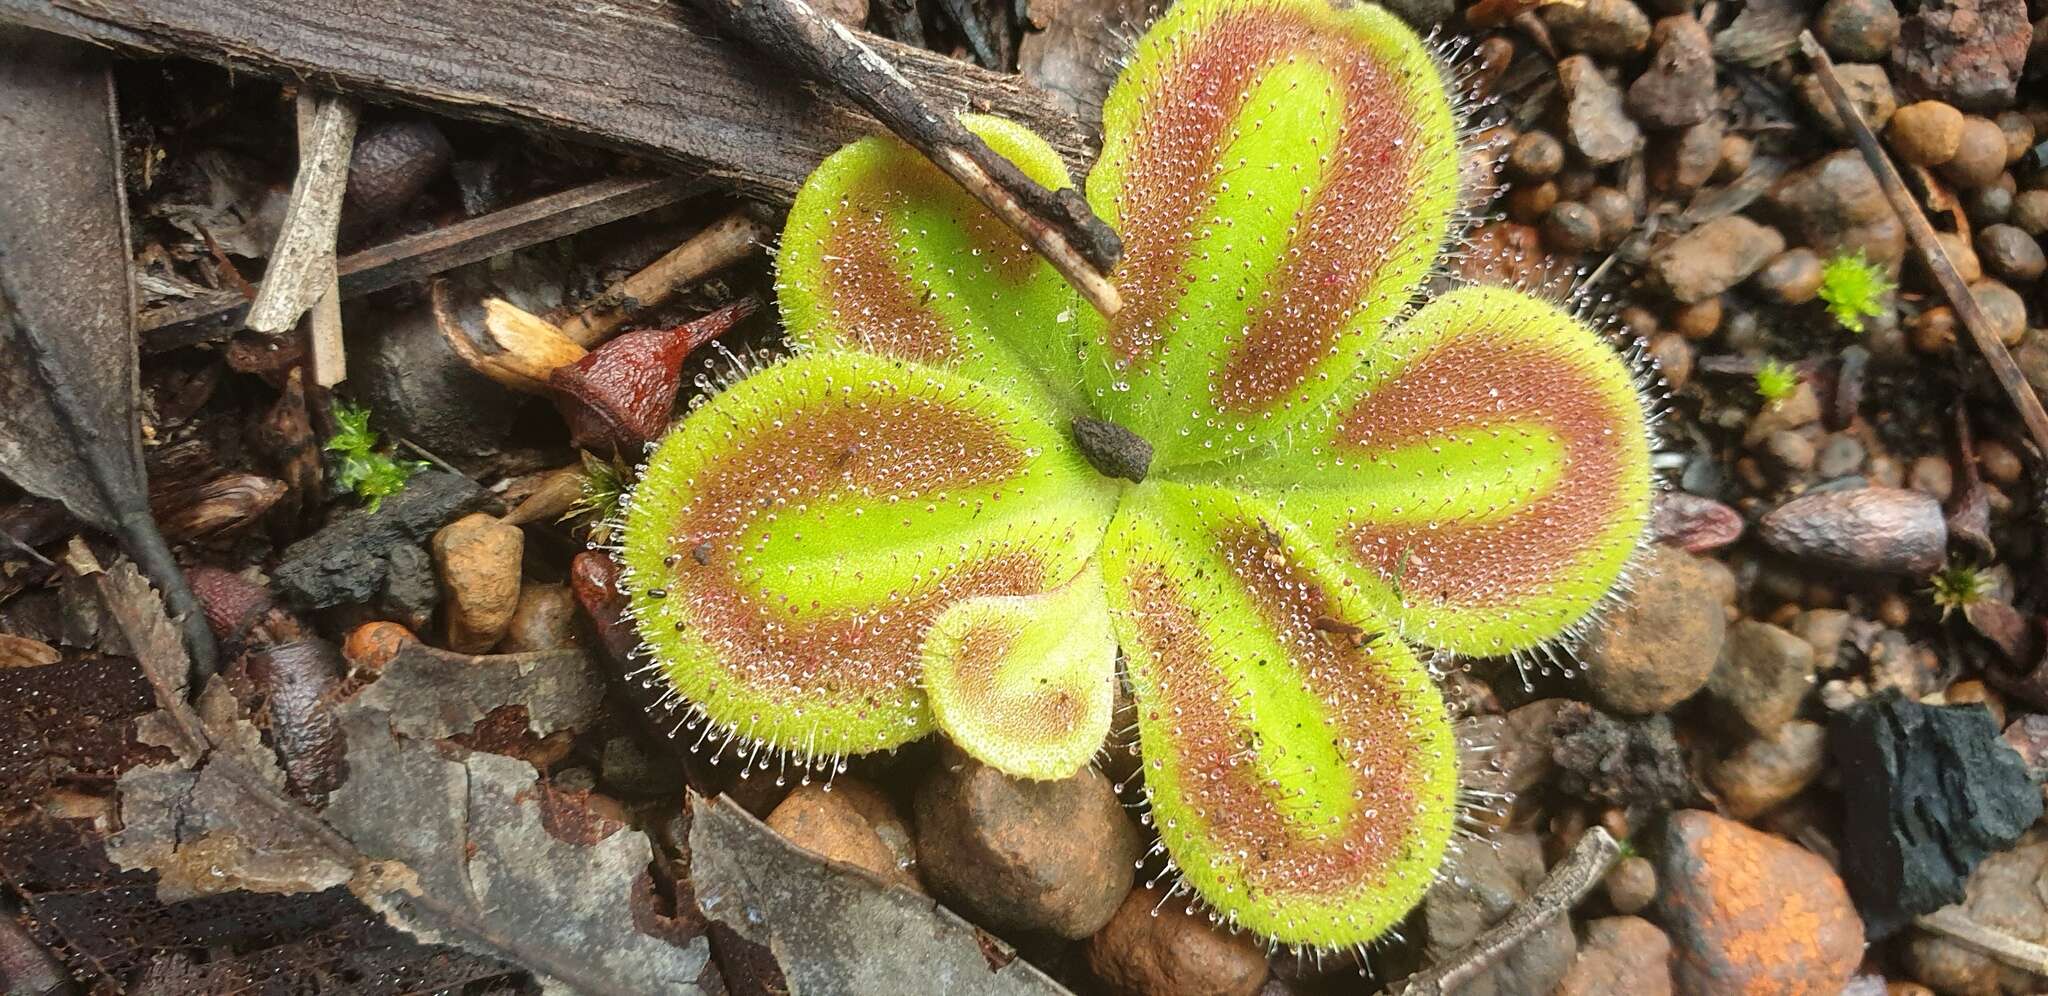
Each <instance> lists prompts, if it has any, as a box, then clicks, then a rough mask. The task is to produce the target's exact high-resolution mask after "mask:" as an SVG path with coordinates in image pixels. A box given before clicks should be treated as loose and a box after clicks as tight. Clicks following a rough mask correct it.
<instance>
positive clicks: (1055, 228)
mask: <svg viewBox="0 0 2048 996" xmlns="http://www.w3.org/2000/svg"><path fill="white" fill-rule="evenodd" d="M700 2H701V4H702V6H703V7H704V8H705V9H706V10H708V11H710V12H711V14H712V15H713V16H714V17H716V18H717V19H718V21H719V23H720V24H721V25H723V26H725V27H726V28H728V29H730V30H731V31H733V32H734V33H735V34H737V35H739V36H740V37H741V38H743V39H745V40H746V41H747V42H749V43H751V44H752V45H754V46H755V47H756V48H759V49H761V50H763V51H765V52H768V53H770V54H772V55H774V56H775V57H776V58H778V59H781V60H782V61H784V62H785V63H787V64H788V65H789V66H790V67H791V68H794V69H796V70H797V71H799V72H802V73H803V74H805V75H807V76H810V77H812V78H813V79H818V80H822V81H825V82H827V83H830V84H831V85H832V86H834V87H835V88H837V89H838V90H839V92H841V93H843V94H845V95H846V96H847V97H848V98H849V99H851V100H852V101H853V102H854V103H856V104H858V105H860V107H861V109H862V110H865V111H867V112H868V113H869V114H872V115H874V116H875V117H876V119H878V120H880V121H881V122H882V124H884V125H885V126H887V127H888V129H889V130H890V131H892V132H895V133H896V136H897V137H898V138H901V139H902V140H904V141H905V142H907V143H909V144H910V146H911V147H912V148H915V149H916V150H917V151H919V152H921V153H923V154H924V155H925V157H926V158H928V159H930V160H931V161H932V163H933V164H934V165H936V166H938V167H939V169H940V170H941V171H943V172H944V173H945V174H946V175H947V176H950V177H952V178H953V180H954V181H955V182H957V183H959V184H960V186H961V187H962V188H964V189H965V190H966V191H967V192H968V193H969V194H971V195H973V196H974V198H975V199H976V200H978V201H980V202H981V203H983V204H984V205H987V207H988V209H989V210H990V211H992V212H994V213H995V215H996V217H998V218H1000V219H1002V221H1003V223H1004V224H1006V225H1008V226H1010V227H1011V228H1012V229H1014V230H1015V231H1016V232H1017V234H1019V235H1021V236H1023V237H1024V240H1025V241H1026V242H1028V243H1030V244H1031V248H1032V249H1034V250H1036V251H1037V252H1038V254H1039V255H1041V256H1044V257H1045V259H1046V261H1047V262H1049V263H1051V264H1052V266H1053V269H1055V270H1058V271H1059V273H1060V275H1061V276H1063V277H1065V278H1066V280H1067V282H1068V283H1069V284H1072V285H1073V286H1074V289H1075V290H1077V291H1079V292H1080V293H1081V296H1082V297H1084V298H1086V299H1087V300H1088V303H1089V304H1090V305H1093V306H1094V308H1095V310H1097V311H1100V312H1102V313H1103V314H1104V315H1114V314H1116V313H1117V311H1118V309H1120V308H1121V307H1122V306H1123V302H1122V299H1121V298H1120V297H1119V296H1118V295H1117V290H1116V286H1115V285H1114V284H1112V283H1110V281H1109V278H1108V277H1107V276H1105V274H1106V273H1108V272H1109V271H1110V270H1111V269H1112V268H1114V267H1115V266H1116V261H1117V257H1118V256H1120V255H1121V254H1122V252H1123V247H1122V243H1121V242H1120V241H1119V240H1118V238H1117V235H1116V232H1115V231H1113V230H1111V229H1110V227H1109V225H1108V224H1107V223H1105V222H1104V221H1103V220H1102V219H1100V218H1097V217H1096V216H1095V213H1094V212H1093V211H1091V210H1089V208H1088V202H1087V200H1086V199H1084V198H1083V197H1082V196H1081V194H1080V192H1079V191H1077V190H1075V189H1073V188H1071V187H1069V188H1066V189H1064V190H1048V189H1046V188H1045V187H1043V186H1040V185H1039V184H1038V182H1037V181H1035V180H1032V179H1031V178H1030V177H1028V176H1025V175H1024V171H1023V170H1020V169H1018V168H1017V166H1016V164H1015V163H1012V162H1010V161H1009V160H1008V159H1004V158H1003V157H1002V156H999V155H997V154H996V152H995V150H994V149H991V148H989V147H988V143H987V142H984V141H982V140H981V137H980V136H978V135H976V134H974V133H973V132H971V131H968V130H967V127H966V126H965V125H963V124H961V123H960V120H959V119H958V118H957V117H955V116H954V115H951V114H946V113H942V112H940V111H939V110H937V109H936V108H934V107H933V106H932V105H931V104H930V103H929V102H928V101H926V99H925V98H924V96H923V95H922V94H920V93H919V92H918V90H917V87H916V86H914V85H912V84H911V82H910V81H909V80H907V79H905V78H904V77H903V75H902V74H901V73H899V72H897V71H896V68H895V67H894V66H892V65H890V64H889V62H888V61H887V60H885V59H883V58H882V57H881V56H880V55H879V54H877V53H876V52H875V50H874V49H873V48H870V47H869V46H868V45H867V44H866V43H864V42H862V41H861V40H860V39H859V38H856V37H854V35H853V33H852V32H851V31H848V30H847V29H846V28H845V27H844V26H842V25H840V24H839V23H837V22H835V21H833V20H831V19H829V18H827V17H825V16H824V15H822V14H819V13H818V12H817V11H816V10H815V9H813V8H812V7H811V5H810V4H808V3H805V2H804V0H700Z"/></svg>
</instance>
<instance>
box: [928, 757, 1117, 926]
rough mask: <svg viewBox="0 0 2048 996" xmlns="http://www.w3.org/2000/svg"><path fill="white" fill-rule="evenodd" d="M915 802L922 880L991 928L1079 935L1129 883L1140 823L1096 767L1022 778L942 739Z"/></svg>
mask: <svg viewBox="0 0 2048 996" xmlns="http://www.w3.org/2000/svg"><path fill="white" fill-rule="evenodd" d="M914 811H915V823H916V828H917V856H918V862H919V865H920V866H921V867H922V869H923V872H924V878H925V882H926V884H928V885H930V886H931V889H932V893H933V894H934V895H936V896H938V897H939V898H940V899H942V900H943V901H945V902H946V904H947V905H949V906H952V907H953V908H955V909H957V910H960V911H961V912H962V913H965V914H966V915H968V916H970V917H973V918H974V919H975V920H976V921H977V922H980V923H982V924H985V925H987V926H989V927H990V928H992V929H997V930H1041V931H1047V932H1050V933H1053V934H1057V935H1059V936H1061V937H1067V938H1073V939H1079V938H1083V937H1086V936H1088V935H1089V934H1092V933H1095V932H1096V931H1097V930H1099V929H1101V927H1102V925H1103V924H1105V923H1108V922H1109V918H1110V917H1111V916H1112V915H1113V914H1115V913H1116V910H1117V907H1118V905H1119V904H1121V903H1122V902H1123V899H1124V896H1125V894H1126V893H1128V892H1129V891H1130V889H1131V876H1132V873H1133V870H1134V867H1135V866H1134V864H1133V862H1134V861H1136V859H1137V857H1138V852H1139V850H1140V845H1139V841H1138V831H1137V828H1136V827H1134V826H1132V825H1131V821H1130V818H1129V816H1128V815H1126V814H1125V812H1124V807H1123V804H1122V803H1120V802H1118V801H1117V797H1116V792H1115V791H1113V790H1112V789H1111V787H1110V784H1109V779H1108V778H1106V777H1104V776H1103V775H1102V773H1101V772H1099V771H1096V770H1094V769H1093V768H1090V769H1088V770H1085V771H1082V772H1081V773H1080V774H1077V775H1074V776H1073V777H1071V778H1064V779H1060V780H1058V781H1024V780H1021V779H1016V778H1011V777H1010V776H1008V775H1005V774H1003V773H1002V772H1000V771H997V770H996V769H994V768H991V767H989V766H987V765H985V764H982V763H981V762H980V761H976V760H974V759H973V758H970V757H968V756H967V755H966V754H964V753H961V752H960V751H959V750H957V749H955V748H953V747H951V746H950V745H942V746H941V749H940V754H939V757H938V760H937V762H936V763H934V764H933V765H932V767H931V769H930V771H929V772H928V773H927V774H926V776H925V778H924V780H923V781H922V782H921V783H919V785H918V787H917V792H916V797H915V803H914Z"/></svg>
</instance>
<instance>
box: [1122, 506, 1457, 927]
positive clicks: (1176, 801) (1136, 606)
mask: <svg viewBox="0 0 2048 996" xmlns="http://www.w3.org/2000/svg"><path fill="white" fill-rule="evenodd" d="M1140 492H1141V493H1140V494H1139V495H1135V496H1133V497H1131V498H1129V499H1127V500H1126V501H1125V502H1124V504H1123V506H1122V508H1121V509H1120V510H1119V512H1118V514H1117V518H1116V520H1115V522H1114V523H1113V524H1112V525H1111V527H1110V533H1109V539H1108V540H1107V541H1105V543H1104V546H1103V551H1102V554H1101V556H1102V560H1103V563H1104V569H1105V574H1106V577H1107V585H1108V588H1109V592H1110V603H1111V605H1112V607H1113V610H1114V619H1115V621H1116V630H1117V636H1118V639H1119V640H1120V641H1121V642H1122V645H1123V649H1124V654H1125V656H1126V659H1127V666H1128V669H1129V674H1130V681H1131V689H1132V692H1133V694H1134V695H1135V696H1136V698H1137V701H1138V740H1139V747H1140V750H1141V752H1142V754H1143V756H1144V772H1145V790H1146V793H1147V794H1148V795H1149V797H1150V799H1151V804H1152V818H1153V822H1154V824H1155V825H1156V826H1157V827H1158V828H1159V835H1160V839H1161V840H1162V841H1163V842H1164V843H1165V844H1166V849H1167V852H1168V853H1169V854H1171V855H1172V856H1173V860H1174V862H1175V863H1176V864H1177V865H1178V866H1179V868H1180V873H1181V875H1182V876H1184V877H1185V879H1186V880H1187V882H1188V883H1189V884H1190V885H1191V886H1193V888H1194V890H1195V891H1196V892H1197V893H1198V894H1200V895H1201V897H1202V898H1203V899H1204V900H1206V901H1207V902H1208V903H1209V904H1210V905H1211V906H1214V907H1215V908H1216V909H1217V911H1218V912H1220V913H1221V914H1222V915H1223V916H1224V917H1225V918H1227V919H1228V920H1229V921H1230V922H1232V923H1233V924H1236V925H1238V926H1243V927H1247V928H1249V929H1251V930H1252V931H1254V932H1255V933H1258V934H1260V935H1262V936H1265V937H1271V938H1276V939H1278V940H1282V941H1285V942H1288V943H1291V944H1299V945H1312V946H1326V947H1334V946H1340V945H1350V944H1357V943H1360V942H1362V941H1365V940H1368V939H1370V938H1373V937H1376V936H1378V935H1379V934H1380V933H1381V932H1383V931H1384V930H1386V929H1387V928H1388V927H1389V926H1391V925H1393V924H1394V923H1396V922H1397V921H1399V920H1400V919H1401V917H1402V916H1404V915H1405V914H1406V913H1407V912H1408V910H1409V909H1410V908H1411V907H1413V906H1414V905H1415V903H1416V902H1417V901H1418V900H1420V899H1421V897H1422V894H1423V893H1424V892H1425V891H1426V890H1427V889H1428V888H1429V885H1430V883H1431V882H1433V881H1434V880H1435V875H1436V869H1437V866H1438V864H1439V863H1440V862H1441V861H1442V859H1443V855H1444V849H1445V847H1446V845H1447V844H1448V842H1449V839H1450V833H1451V828H1452V825H1453V823H1454V820H1455V817H1456V812H1457V753H1456V744H1455V742H1454V739H1453V737H1452V733H1451V725H1450V720H1449V719H1448V717H1447V716H1446V713H1445V709H1444V703H1443V700H1442V698H1441V697H1440V696H1439V695H1438V693H1437V690H1436V686H1435V684H1434V683H1433V681H1432V680H1431V678H1430V675H1429V673H1428V671H1427V670H1426V669H1424V668H1423V667H1422V665H1421V664H1419V663H1418V662H1417V661H1416V659H1415V657H1414V655H1413V654H1412V653H1410V651H1409V650H1408V648H1407V646H1406V645H1404V644H1403V643H1402V642H1401V640H1400V639H1399V638H1398V637H1396V636H1394V635H1392V634H1390V633H1388V632H1386V631H1387V629H1388V628H1389V627H1388V625H1387V624H1386V623H1385V622H1383V621H1382V620H1381V619H1380V617H1379V616H1378V615H1377V614H1376V613H1375V612H1374V611H1373V608H1372V606H1371V605H1370V604H1369V603H1368V602H1367V601H1366V600H1365V599H1362V598H1359V597H1358V596H1357V595H1356V593H1355V592H1354V591H1352V589H1351V587H1350V586H1349V585H1348V584H1347V583H1346V582H1345V579H1344V575H1343V573H1342V571H1341V570H1339V569H1338V568H1337V567H1336V566H1335V565H1334V564H1332V563H1330V561H1329V560H1328V559H1327V558H1326V557H1324V556H1322V555H1321V554H1320V553H1318V552H1317V551H1316V550H1315V549H1314V548H1313V546H1312V545H1311V544H1310V543H1309V542H1308V540H1307V537H1306V536H1304V535H1303V534H1302V533H1301V532H1300V530H1298V529H1296V528H1295V527H1294V526H1292V525H1290V524H1288V523H1287V522H1285V521H1284V520H1283V519H1282V518H1280V516H1279V514H1278V513H1277V512H1276V511H1275V510H1274V509H1272V508H1271V507H1270V506H1266V505H1264V504H1263V503H1260V502H1257V501H1255V500H1253V499H1250V498H1246V497H1243V496H1241V495H1237V494H1233V493H1231V492H1227V491H1222V490H1218V489H1213V488H1203V487H1190V486H1186V485H1177V484H1168V483H1163V482H1161V483H1154V484H1148V485H1145V486H1144V487H1143V488H1141V489H1140Z"/></svg>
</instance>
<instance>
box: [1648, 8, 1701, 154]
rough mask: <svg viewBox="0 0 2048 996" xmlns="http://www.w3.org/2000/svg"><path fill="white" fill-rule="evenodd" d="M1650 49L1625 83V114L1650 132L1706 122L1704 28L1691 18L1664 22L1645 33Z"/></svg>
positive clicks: (1685, 16)
mask: <svg viewBox="0 0 2048 996" xmlns="http://www.w3.org/2000/svg"><path fill="white" fill-rule="evenodd" d="M1650 44H1651V46H1652V47H1653V48H1654V49H1655V50H1656V52H1655V54H1654V55H1652V56H1651V57H1650V64H1649V66H1648V67H1646V68H1645V69H1644V70H1643V72H1642V75H1640V76H1637V77H1636V80H1635V82H1634V83H1631V84H1629V87H1628V104H1627V106H1628V112H1629V113H1630V114H1632V115H1634V116H1635V119H1636V120H1637V121H1640V122H1642V123H1643V124H1645V125H1647V126H1649V127H1651V128H1666V129H1669V128H1684V127H1686V126H1688V125H1695V124H1698V123H1700V122H1701V121H1704V120H1706V117H1707V115H1708V114H1711V113H1713V110H1714V99H1715V93H1714V43H1713V40H1712V39H1710V38H1708V37H1707V29H1706V28H1703V27H1701V26H1700V22H1699V21H1698V20H1697V19H1696V18H1694V17H1693V16H1692V15H1691V14H1679V15H1676V16H1674V17H1667V18H1664V19H1662V20H1660V21H1658V22H1657V25H1656V27H1655V28H1653V29H1652V30H1651V34H1650ZM1717 144H1718V143H1717ZM1715 151H1716V152H1717V153H1718V151H1719V149H1718V148H1717V149H1716V150H1715Z"/></svg>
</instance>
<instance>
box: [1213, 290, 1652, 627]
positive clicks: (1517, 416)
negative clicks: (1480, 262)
mask: <svg viewBox="0 0 2048 996" xmlns="http://www.w3.org/2000/svg"><path fill="white" fill-rule="evenodd" d="M1305 437H1306V440H1307V441H1306V442H1304V443H1303V444H1302V445H1301V446H1299V447H1298V448H1297V449H1295V450H1292V451H1289V452H1287V453H1285V454H1282V455H1279V456H1272V457H1267V458H1264V459H1260V460H1254V461H1251V462H1249V463H1247V464H1245V465H1242V466H1240V467H1236V468H1232V469H1231V470H1230V472H1229V474H1230V476H1231V477H1232V479H1234V480H1237V481H1239V482H1241V483H1242V484H1243V486H1245V487H1246V488H1248V489H1250V490H1252V491H1254V492H1256V493H1259V494H1262V495H1265V496H1266V497H1267V498H1268V499H1269V500H1271V501H1273V502H1275V503H1276V504H1277V505H1279V506H1280V507H1281V508H1283V509H1284V511H1285V514H1286V515H1287V516H1288V517H1289V518H1290V519H1292V520H1293V521H1295V522H1297V523H1299V524H1300V525H1301V526H1302V528H1303V529H1304V531H1305V532H1306V533H1307V535H1308V536H1309V537H1310V538H1311V539H1312V540H1313V541H1314V542H1315V543H1316V544H1317V545H1318V546H1319V547H1320V548H1321V549H1322V550H1324V551H1325V552H1326V553H1328V554H1329V555H1330V556H1331V557H1333V558H1334V559H1336V560H1337V561H1338V562H1339V563H1340V564H1342V565H1344V566H1345V567H1346V568H1347V569H1348V571H1349V574H1350V576H1351V579H1352V580H1353V581H1354V582H1355V583H1356V584H1357V587H1358V589H1359V592H1360V594H1361V595H1362V596H1363V597H1364V598H1365V599H1366V600H1368V601H1369V602H1370V603H1371V604H1372V605H1373V606H1374V607H1375V608H1376V609H1377V610H1378V611H1379V612H1380V613H1382V614H1383V615H1385V616H1386V617H1387V618H1389V619H1391V620H1392V621H1393V622H1394V624H1395V625H1396V626H1397V627H1398V628H1399V631H1400V633H1401V635H1402V636H1404V637H1406V638H1407V639H1409V640H1411V641H1413V642H1416V643H1420V644H1423V645H1425V646H1430V647H1437V648H1441V649H1446V650H1452V651H1456V652H1458V653H1464V654H1480V655H1497V654H1510V653H1514V652H1516V651H1522V650H1527V649H1530V648H1532V647H1537V646H1540V645H1542V644H1544V643H1546V642H1549V641H1553V640H1555V639H1556V638H1557V637H1558V636H1559V635H1560V634H1563V633H1566V632H1567V631H1569V630H1570V629H1571V628H1572V627H1573V626H1574V625H1576V624H1578V623H1579V622H1580V621H1581V620H1583V619H1585V618H1587V616H1588V614H1589V613H1591V612H1592V611H1593V610H1594V609H1595V608H1596V607H1597V606H1598V604H1599V603H1600V601H1601V600H1602V599H1603V598H1605V597H1606V596H1607V594H1608V592H1610V591H1612V590H1613V589H1614V587H1615V582H1616V580H1617V578H1619V576H1620V575H1621V572H1622V570H1623V568H1624V567H1625V566H1626V565H1627V563H1628V560H1629V558H1630V557H1631V556H1632V555H1633V554H1634V552H1635V550H1636V546H1637V544H1638V543H1640V542H1641V539H1642V535H1643V528H1644V525H1645V523H1646V522H1647V520H1648V518H1649V513H1650V496H1651V491H1652V489H1651V483H1650V464H1649V453H1650V451H1649V443H1648V439H1647V435H1646V430H1645V426H1644V416H1643V407H1642V401H1641V397H1640V395H1639V392H1638V388H1637V385H1636V383H1635V379H1634V376H1633V374H1632V373H1631V371H1630V370H1629V368H1628V366H1627V364H1625V363H1624V362H1623V361H1622V360H1621V358H1620V357H1619V356H1618V355H1616V353H1615V352H1614V350H1613V348H1612V347H1610V346H1609V345H1608V344H1607V343H1606V342H1605V341H1604V340H1602V339H1601V338H1600V337H1599V336H1598V335H1596V334H1594V333H1593V332H1592V331H1591V330H1590V329H1588V328H1586V327H1585V326H1584V325H1583V324H1581V323H1580V322H1579V321H1578V320H1577V319H1574V318H1573V317H1572V316H1571V315H1569V314H1567V313H1566V312H1565V311H1563V310H1562V309H1560V308H1558V307H1556V306H1554V305H1551V304H1548V303H1545V302H1542V301H1538V300H1535V299H1533V298H1530V297H1528V296H1526V295H1524V294H1521V293H1518V292H1515V291H1512V290H1506V289H1502V288H1494V287H1468V288H1463V289H1460V290H1457V291H1453V292H1452V293H1450V294H1447V295H1445V296H1443V297H1441V298H1438V299H1437V300H1435V301H1433V302H1431V303H1430V304H1429V305H1427V306H1426V307H1424V308H1422V309H1421V310H1420V311H1418V312H1417V313H1416V314H1415V315H1414V317H1413V318H1411V319H1410V320H1409V321H1408V322H1406V323H1405V324H1403V325H1401V326H1400V327H1399V328H1398V329H1396V330H1395V331H1393V332H1390V333H1389V334H1388V335H1387V336H1386V337H1385V338H1384V339H1383V340H1382V341H1381V342H1379V343H1377V344H1376V345H1375V346H1374V348H1373V349H1372V350H1371V351H1370V353H1369V354H1368V359H1367V360H1366V363H1365V366H1364V367H1363V368H1362V369H1361V371H1360V373H1359V375H1358V377H1357V378H1356V380H1355V381H1354V382H1353V383H1352V384H1351V385H1350V386H1349V387H1348V388H1347V390H1346V392H1345V394H1344V395H1343V396H1341V397H1340V398H1338V399H1337V403H1335V404H1333V405H1332V407H1331V410H1330V414H1329V415H1328V416H1326V417H1325V418H1324V419H1323V420H1322V422H1321V424H1320V425H1317V426H1314V427H1312V428H1311V429H1310V430H1309V431H1307V432H1306V433H1305Z"/></svg>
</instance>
